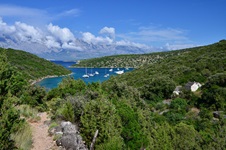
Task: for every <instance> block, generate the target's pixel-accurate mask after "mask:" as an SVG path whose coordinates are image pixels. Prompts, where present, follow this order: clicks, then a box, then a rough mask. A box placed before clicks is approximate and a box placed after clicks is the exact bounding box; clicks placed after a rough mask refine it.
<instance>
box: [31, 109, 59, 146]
mask: <svg viewBox="0 0 226 150" xmlns="http://www.w3.org/2000/svg"><path fill="white" fill-rule="evenodd" d="M39 116H40V117H41V120H40V121H38V122H30V125H31V128H32V140H33V144H32V145H33V148H32V149H31V150H55V149H57V148H56V146H55V142H54V141H53V137H50V136H49V134H48V125H46V124H45V121H48V120H49V119H48V115H47V113H46V112H43V113H40V114H39Z"/></svg>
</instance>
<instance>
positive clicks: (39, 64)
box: [0, 48, 70, 80]
mask: <svg viewBox="0 0 226 150" xmlns="http://www.w3.org/2000/svg"><path fill="white" fill-rule="evenodd" d="M0 50H1V51H2V50H3V49H2V48H0ZM6 54H7V57H8V61H9V62H10V64H11V65H12V66H14V67H16V68H17V69H18V71H20V72H21V73H22V74H23V76H24V77H25V78H26V79H28V80H29V79H32V80H34V79H38V78H42V77H45V76H48V75H50V76H51V75H66V74H69V73H70V71H69V70H67V69H65V68H64V67H62V66H60V65H56V64H54V63H52V62H50V61H47V60H45V59H43V58H39V57H38V56H36V55H33V54H30V53H28V52H24V51H21V50H13V49H7V50H6Z"/></svg>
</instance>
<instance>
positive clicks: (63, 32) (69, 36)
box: [47, 23, 75, 42]
mask: <svg viewBox="0 0 226 150" xmlns="http://www.w3.org/2000/svg"><path fill="white" fill-rule="evenodd" d="M47 28H48V31H49V32H50V33H51V34H52V35H53V36H54V37H55V38H56V39H57V40H60V41H62V42H69V41H73V40H74V39H75V37H74V35H73V33H72V32H71V31H70V30H69V29H68V28H60V27H59V26H54V25H53V24H52V23H50V24H49V25H48V27H47Z"/></svg>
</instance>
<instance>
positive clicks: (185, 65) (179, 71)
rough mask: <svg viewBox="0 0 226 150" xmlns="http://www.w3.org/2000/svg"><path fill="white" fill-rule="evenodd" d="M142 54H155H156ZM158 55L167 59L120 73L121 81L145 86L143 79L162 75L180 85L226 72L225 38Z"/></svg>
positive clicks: (147, 79) (201, 80) (147, 80)
mask: <svg viewBox="0 0 226 150" xmlns="http://www.w3.org/2000/svg"><path fill="white" fill-rule="evenodd" d="M134 56H135V55H134ZM143 56H153V57H154V56H156V54H150V55H143ZM158 56H159V57H162V58H164V59H162V60H161V61H160V60H159V61H158V59H157V62H158V63H154V64H149V65H143V66H142V67H140V68H137V69H135V70H134V71H133V72H130V73H127V74H124V75H123V76H120V77H119V80H123V81H128V83H129V84H130V85H140V86H143V85H144V83H141V82H146V83H150V81H152V79H153V78H156V77H160V76H161V77H167V78H170V79H172V80H174V81H175V82H176V83H177V84H183V83H186V82H188V81H199V82H205V81H206V79H207V78H208V77H209V76H211V75H214V74H216V73H222V72H225V71H226V65H225V64H226V40H221V41H220V42H218V43H215V44H212V45H208V46H201V47H196V48H190V49H184V50H178V51H173V52H163V53H159V54H158ZM138 57H140V55H139V56H138ZM167 57H168V58H167ZM156 58H157V57H156ZM134 61H135V60H134ZM137 79H139V80H137Z"/></svg>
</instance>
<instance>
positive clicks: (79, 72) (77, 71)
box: [36, 61, 133, 90]
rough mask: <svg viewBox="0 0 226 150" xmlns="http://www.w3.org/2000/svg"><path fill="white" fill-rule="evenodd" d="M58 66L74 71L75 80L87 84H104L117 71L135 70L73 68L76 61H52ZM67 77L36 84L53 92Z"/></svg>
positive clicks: (47, 79) (129, 69)
mask: <svg viewBox="0 0 226 150" xmlns="http://www.w3.org/2000/svg"><path fill="white" fill-rule="evenodd" d="M51 62H53V63H55V64H57V65H61V66H63V67H65V68H67V69H69V70H71V71H72V74H71V75H70V76H71V77H73V78H74V79H75V80H76V79H82V80H83V81H84V82H85V83H86V84H88V83H92V82H103V81H106V80H108V79H109V78H110V77H111V76H116V75H118V74H116V73H115V72H116V71H119V70H124V72H129V71H132V70H133V68H127V69H126V68H112V69H113V71H109V70H110V69H111V68H72V67H71V66H72V65H74V64H75V63H76V62H74V61H51ZM96 71H97V72H98V73H99V74H95V75H94V76H92V77H89V78H83V77H82V76H83V75H84V74H86V72H87V73H88V74H89V73H95V72H96ZM106 74H109V76H107V77H105V75H106ZM65 77H66V76H60V77H54V78H46V79H43V80H42V81H40V82H37V83H36V84H37V85H39V86H42V87H45V88H46V90H51V89H53V88H56V87H57V86H58V84H59V83H60V82H61V81H62V79H63V78H65Z"/></svg>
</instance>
